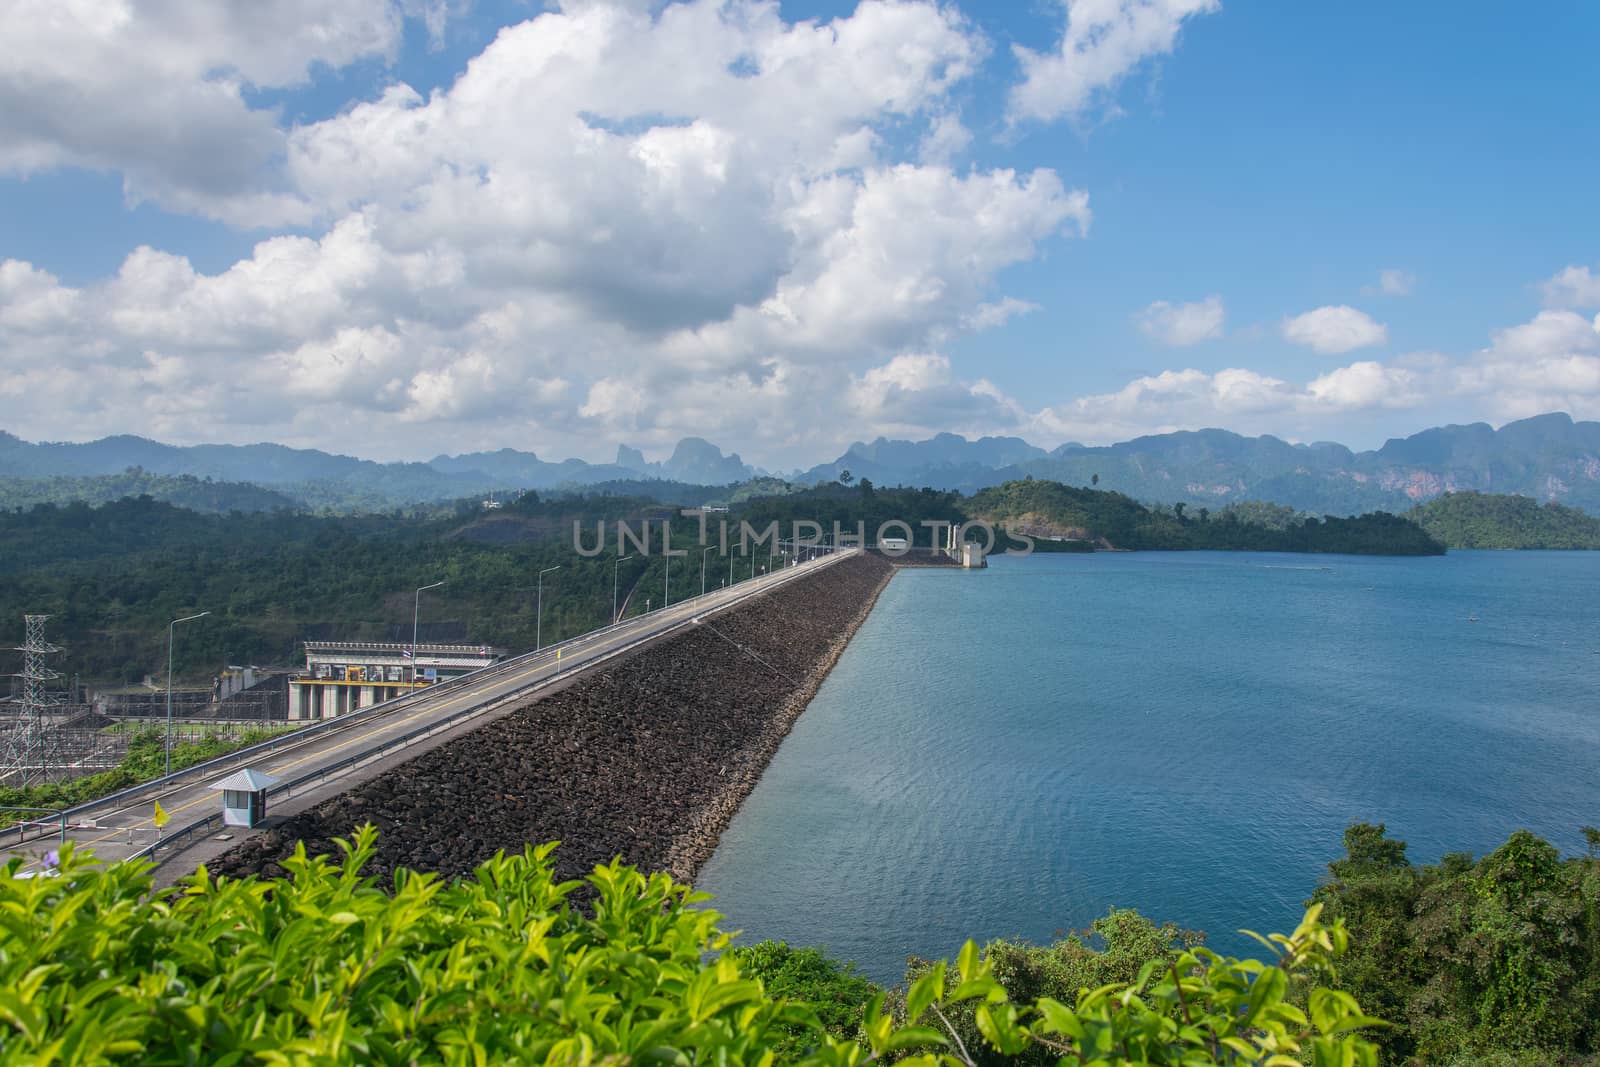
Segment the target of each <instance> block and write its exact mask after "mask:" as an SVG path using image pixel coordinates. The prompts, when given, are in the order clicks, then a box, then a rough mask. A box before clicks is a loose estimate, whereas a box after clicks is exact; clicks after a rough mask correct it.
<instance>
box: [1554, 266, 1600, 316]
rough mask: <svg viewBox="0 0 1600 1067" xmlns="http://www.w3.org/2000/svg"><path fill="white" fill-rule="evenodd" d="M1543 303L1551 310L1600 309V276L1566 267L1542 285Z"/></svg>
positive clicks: (1580, 268) (1584, 268)
mask: <svg viewBox="0 0 1600 1067" xmlns="http://www.w3.org/2000/svg"><path fill="white" fill-rule="evenodd" d="M1543 289H1544V303H1545V306H1546V307H1553V308H1600V274H1596V273H1593V272H1591V271H1590V270H1589V268H1588V267H1568V268H1567V269H1566V270H1563V271H1561V272H1560V273H1559V274H1557V275H1555V276H1554V277H1553V278H1550V279H1549V280H1547V281H1546V282H1545V283H1544V286H1543Z"/></svg>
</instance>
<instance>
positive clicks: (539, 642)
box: [533, 565, 561, 652]
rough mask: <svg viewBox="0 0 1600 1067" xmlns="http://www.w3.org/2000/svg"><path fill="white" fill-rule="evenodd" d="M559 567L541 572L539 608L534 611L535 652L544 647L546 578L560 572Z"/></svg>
mask: <svg viewBox="0 0 1600 1067" xmlns="http://www.w3.org/2000/svg"><path fill="white" fill-rule="evenodd" d="M560 569H561V567H560V566H559V565H557V566H554V567H546V568H545V569H544V570H542V571H540V572H539V606H538V607H537V608H535V609H534V619H533V650H534V651H535V652H537V651H539V650H540V649H541V648H543V647H544V576H545V575H547V574H549V573H550V572H551V571H558V570H560Z"/></svg>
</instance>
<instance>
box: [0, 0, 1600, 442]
mask: <svg viewBox="0 0 1600 1067" xmlns="http://www.w3.org/2000/svg"><path fill="white" fill-rule="evenodd" d="M118 6H119V5H111V4H107V3H104V2H102V0H94V2H90V0H73V2H69V3H54V4H43V3H35V2H34V0H27V2H24V3H22V4H20V5H13V6H12V7H10V8H8V9H7V12H6V13H5V14H0V33H4V34H5V35H6V36H7V37H8V39H12V40H17V41H21V42H22V47H20V48H15V49H10V50H8V54H7V55H5V56H3V57H0V145H9V146H10V147H0V263H3V264H4V265H3V266H0V360H4V361H5V363H6V367H5V371H6V373H5V375H4V377H3V379H0V396H4V397H5V399H6V403H7V408H8V410H9V411H10V413H11V414H10V415H9V416H8V418H7V420H6V422H5V424H4V426H3V428H5V429H9V430H11V431H12V432H14V433H18V434H19V435H21V436H24V437H28V438H30V439H84V438H88V437H94V436H99V435H101V434H105V433H114V432H129V433H140V434H145V435H147V436H152V437H157V438H160V439H164V440H172V441H178V442H184V443H189V442H196V441H233V442H245V441H253V440H263V439H270V440H280V441H284V442H286V443H291V444H295V445H301V446H310V447H321V448H327V449H331V450H337V451H346V452H353V453H356V454H360V455H367V456H373V457H375V458H424V457H427V456H431V455H434V454H437V453H439V452H459V451H466V450H471V449H476V448H497V447H503V446H511V447H517V448H525V449H534V450H537V451H539V452H540V453H541V454H549V455H552V456H557V457H559V456H564V455H580V456H583V457H585V458H590V459H602V458H609V457H610V456H611V455H612V454H613V452H614V450H615V446H616V444H617V443H619V442H627V443H630V444H635V445H639V446H642V447H644V448H645V450H646V451H647V453H655V454H659V453H661V452H662V451H663V450H665V449H666V448H668V447H670V444H671V443H672V442H673V441H675V440H676V438H677V437H679V436H682V435H685V434H690V433H693V434H698V435H700V436H704V437H707V438H709V439H711V440H713V441H716V442H718V443H719V444H722V445H723V446H724V447H726V448H730V449H738V450H740V451H741V452H742V453H744V454H745V455H746V457H747V458H750V459H754V460H756V461H758V462H763V463H767V464H769V465H773V466H778V467H785V468H787V467H794V466H802V465H806V464H809V463H811V462H814V461H817V460H820V459H824V458H829V457H831V456H832V455H835V454H837V453H838V452H839V451H841V450H842V449H843V447H844V446H845V445H847V444H848V443H849V442H850V441H851V440H855V439H865V438H870V437H873V436H876V435H878V434H880V433H881V434H888V435H890V436H908V437H920V436H926V435H928V434H930V433H933V432H936V431H939V430H953V431H956V432H962V433H967V434H969V435H976V434H980V433H1003V434H1016V435H1020V436H1023V437H1026V438H1028V439H1029V440H1032V441H1035V442H1036V443H1039V444H1043V445H1047V446H1048V445H1053V444H1056V443H1059V442H1061V441H1064V440H1069V439H1070V440H1082V441H1089V442H1104V441H1110V440H1117V439H1123V438H1126V437H1128V436H1132V435H1134V434H1137V433H1143V432H1160V431H1165V430H1170V429H1177V428H1197V427H1201V426H1224V427H1227V428H1231V429H1237V430H1239V431H1240V432H1246V433H1262V432H1270V433H1276V434H1278V435H1280V436H1284V437H1286V438H1290V439H1294V440H1312V439H1335V440H1341V441H1344V442H1345V443H1348V444H1351V445H1353V446H1356V447H1369V446H1374V445H1376V444H1379V443H1381V442H1382V440H1383V439H1384V438H1385V437H1388V436H1392V435H1399V434H1404V433H1409V432H1413V431H1415V430H1417V429H1421V428H1423V427H1426V426H1429V425H1434V424H1438V423H1441V422H1446V421H1466V420H1477V419H1482V420H1486V421H1490V422H1493V423H1495V424H1500V423H1503V422H1505V421H1508V420H1510V419H1513V418H1518V417H1522V416H1526V415H1530V414H1535V413H1538V412H1542V411H1548V410H1566V411H1570V412H1571V413H1572V414H1573V415H1574V416H1577V417H1586V418H1600V323H1597V321H1596V312H1597V311H1600V222H1597V221H1596V220H1597V219H1600V210H1596V204H1595V194H1594V192H1593V186H1594V179H1593V175H1594V174H1595V173H1597V172H1600V167H1597V166H1596V164H1597V162H1600V159H1597V156H1600V147H1597V146H1600V78H1597V77H1596V75H1595V74H1594V71H1593V67H1594V63H1593V46H1594V42H1595V41H1596V40H1597V39H1600V7H1596V6H1594V5H1591V4H1582V3H1576V2H1574V3H1551V4H1534V5H1526V6H1525V7H1523V8H1519V9H1517V10H1516V11H1514V12H1513V11H1512V10H1511V9H1508V8H1505V7H1503V6H1501V5H1489V4H1462V5H1449V6H1446V5H1433V4H1414V5H1393V4H1380V3H1370V4H1347V5H1339V6H1337V7H1329V8H1323V9H1312V8H1310V7H1308V6H1306V5H1298V4H1296V5H1286V4H1268V3H1264V2H1249V0H1226V2H1223V3H1212V2H1207V0H1073V2H1071V3H1057V2H1050V0H1038V2H1035V3H1018V4H999V3H995V4H984V5H979V4H976V3H972V2H970V0H969V2H968V3H966V4H963V5H959V6H955V5H948V4H946V5H941V6H934V5H930V4H917V3H899V4H866V5H862V6H860V7H858V6H857V5H855V4H843V3H829V4H817V3H782V4H781V5H771V4H757V3H737V2H736V3H726V4H719V5H709V4H690V5H671V6H670V7H665V8H664V7H663V5H660V4H653V5H651V4H641V3H629V4H624V5H621V6H618V7H611V6H610V5H607V4H605V3H592V2H587V0H586V2H583V3H570V4H567V5H565V6H564V7H556V6H554V5H552V6H551V7H550V8H548V9H547V8H545V7H543V6H540V5H534V4H521V3H490V2H480V3H475V4H465V3H462V2H459V0H406V2H404V3H401V2H398V0H327V2H322V3H311V2H310V0H273V2H270V3H267V2H264V3H261V4H259V5H255V6H254V7H253V8H252V11H251V13H250V14H249V16H248V17H244V16H237V17H236V13H234V9H232V8H229V7H228V6H227V5H212V6H210V7H208V8H206V9H205V11H204V13H203V14H194V13H192V12H191V13H188V14H179V15H174V14H173V12H172V10H171V8H170V6H166V5H155V4H150V3H145V2H143V0H121V3H120V9H121V13H122V15H123V16H124V17H123V18H122V19H120V20H111V21H108V20H107V18H106V14H107V12H109V11H113V10H115V9H116V8H117V7H118ZM213 8H214V9H213ZM196 10H199V9H196ZM52 11H53V12H56V13H57V14H58V15H61V14H62V13H64V17H56V18H50V19H47V18H46V17H45V16H46V14H47V13H49V12H52ZM808 20H809V22H810V25H805V23H806V22H807V21H808ZM502 31H504V32H502ZM1019 50H1027V51H1028V52H1031V53H1032V54H1034V55H1035V56H1036V57H1040V58H1039V59H1037V60H1036V61H1034V62H1033V63H1029V62H1025V61H1024V58H1023V55H1022V54H1021V53H1020V52H1019ZM731 57H737V58H736V59H733V58H731ZM752 57H759V58H752ZM469 65H470V68H469ZM735 66H737V67H739V68H740V69H741V70H743V72H744V76H742V77H738V78H735V77H733V76H732V75H731V74H730V73H729V72H730V70H731V69H732V68H733V67H735ZM469 69H470V71H472V73H467V72H468V71H469ZM464 75H465V76H464ZM936 132H937V133H939V135H940V136H938V137H936V136H935V133H936Z"/></svg>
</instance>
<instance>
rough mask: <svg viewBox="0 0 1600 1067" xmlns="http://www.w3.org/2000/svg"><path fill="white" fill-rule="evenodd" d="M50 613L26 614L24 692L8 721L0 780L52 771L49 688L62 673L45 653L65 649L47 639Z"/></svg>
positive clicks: (30, 778)
mask: <svg viewBox="0 0 1600 1067" xmlns="http://www.w3.org/2000/svg"><path fill="white" fill-rule="evenodd" d="M49 617H50V616H48V615H24V616H23V619H24V620H25V622H26V624H27V625H26V630H25V633H26V636H25V638H24V640H23V643H22V647H20V648H18V649H16V651H18V652H21V653H22V674H21V675H19V676H18V677H19V678H20V679H21V681H22V694H21V696H19V697H16V698H14V700H13V703H14V704H15V705H16V714H15V716H14V717H11V718H10V721H9V722H8V723H7V725H9V726H10V731H9V732H8V733H7V734H6V737H5V753H4V755H0V782H4V783H6V784H7V785H27V784H28V783H30V782H39V781H43V780H44V779H45V777H46V775H47V773H48V772H49V769H50V762H51V756H52V755H53V750H54V748H55V730H54V729H53V727H52V726H51V724H50V722H49V721H48V719H47V718H46V715H47V714H48V711H49V708H50V705H51V704H52V703H53V702H54V698H53V696H52V694H51V693H50V692H49V691H48V690H47V689H46V688H45V684H46V683H47V682H50V681H53V680H55V679H57V678H59V677H61V675H60V674H58V673H57V672H55V671H53V670H51V669H50V668H48V667H46V666H45V661H44V657H46V656H48V655H51V654H52V653H56V652H60V651H61V650H60V649H59V648H57V647H56V646H55V645H52V644H51V643H50V642H48V641H46V640H45V639H44V623H45V620H46V619H48V618H49Z"/></svg>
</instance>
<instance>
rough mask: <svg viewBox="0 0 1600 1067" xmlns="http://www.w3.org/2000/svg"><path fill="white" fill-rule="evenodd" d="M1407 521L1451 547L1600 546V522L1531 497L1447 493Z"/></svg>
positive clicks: (1423, 507) (1420, 505) (1415, 511)
mask: <svg viewBox="0 0 1600 1067" xmlns="http://www.w3.org/2000/svg"><path fill="white" fill-rule="evenodd" d="M1407 518H1409V519H1411V520H1412V521H1413V522H1415V523H1417V524H1418V525H1420V526H1421V527H1422V528H1423V529H1424V530H1427V531H1428V533H1430V534H1432V535H1433V536H1434V537H1436V538H1438V539H1439V540H1440V541H1443V542H1444V543H1445V544H1446V545H1449V546H1450V547H1451V548H1584V549H1597V548H1600V519H1597V518H1595V517H1594V516H1593V515H1590V514H1587V513H1586V512H1582V511H1579V510H1578V509H1577V508H1569V507H1566V506H1564V505H1562V504H1557V503H1555V502H1554V501H1551V502H1549V503H1546V504H1540V503H1539V502H1538V501H1537V500H1534V499H1533V498H1532V497H1526V496H1501V495H1496V494H1492V493H1479V492H1464V493H1446V494H1445V495H1444V496H1441V497H1436V498H1435V499H1433V500H1430V501H1428V502H1427V503H1426V504H1419V505H1418V506H1417V507H1416V508H1414V509H1412V511H1411V512H1410V513H1409V514H1408V515H1407Z"/></svg>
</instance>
